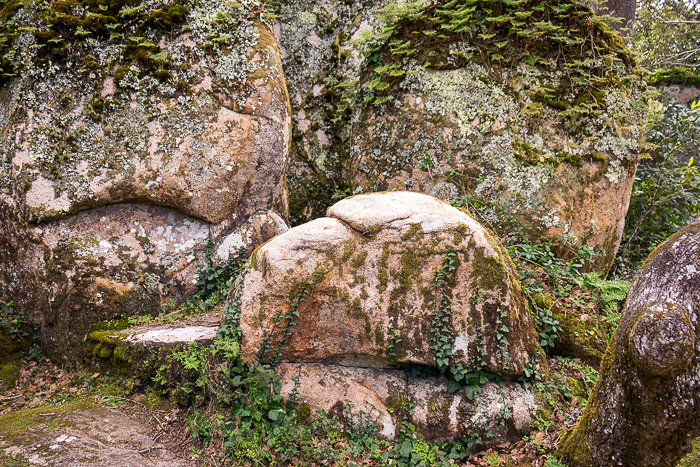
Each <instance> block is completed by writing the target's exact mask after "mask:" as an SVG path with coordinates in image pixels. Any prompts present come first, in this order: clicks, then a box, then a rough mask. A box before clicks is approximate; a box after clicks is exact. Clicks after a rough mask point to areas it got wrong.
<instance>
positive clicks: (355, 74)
mask: <svg viewBox="0 0 700 467" xmlns="http://www.w3.org/2000/svg"><path fill="white" fill-rule="evenodd" d="M387 3H390V2H389V1H388V0H360V1H353V2H347V1H344V0H321V1H317V0H293V1H284V2H280V4H279V7H278V10H277V15H278V23H277V25H276V32H277V37H278V40H279V44H280V48H281V49H282V52H283V55H282V63H283V67H284V70H285V78H286V79H287V85H288V86H289V95H290V101H291V105H292V120H293V134H292V149H291V153H290V161H289V162H290V164H289V173H288V177H287V182H288V184H289V206H290V209H289V211H290V212H289V215H290V221H291V223H292V224H299V223H303V222H308V221H309V220H312V219H315V218H318V217H322V216H324V215H325V212H326V209H327V208H328V206H330V205H331V204H332V203H333V202H334V201H336V200H337V199H340V198H344V197H346V196H347V195H349V194H350V186H351V182H350V181H349V180H348V172H347V170H348V166H347V163H346V162H347V160H348V157H349V153H350V152H349V150H350V148H349V146H348V145H347V144H346V143H347V142H348V136H349V135H348V133H347V130H348V127H347V122H348V120H349V119H350V117H351V115H352V109H351V107H350V106H349V105H348V104H347V102H345V101H346V97H347V96H348V95H349V93H351V92H352V83H353V82H358V81H359V78H360V73H361V71H362V64H363V63H364V56H363V54H362V41H361V39H362V37H363V36H364V35H366V34H368V33H370V32H371V31H373V30H376V29H377V28H378V27H379V25H380V23H381V22H380V20H379V18H378V15H377V13H378V11H379V10H381V8H382V7H383V6H384V5H386V4H387ZM344 96H345V97H344Z"/></svg>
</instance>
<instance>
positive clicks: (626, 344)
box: [558, 219, 700, 467]
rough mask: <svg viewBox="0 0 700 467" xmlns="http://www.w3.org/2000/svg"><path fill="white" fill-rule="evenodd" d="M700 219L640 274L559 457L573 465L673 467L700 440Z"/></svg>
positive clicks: (668, 242)
mask: <svg viewBox="0 0 700 467" xmlns="http://www.w3.org/2000/svg"><path fill="white" fill-rule="evenodd" d="M698 304H700V219H699V220H697V221H695V222H694V223H693V224H691V225H690V226H688V227H686V228H685V229H683V230H681V231H680V232H678V233H676V234H675V235H673V236H672V237H670V238H669V239H668V240H666V241H665V242H664V243H663V244H661V245H660V246H659V247H658V248H657V249H656V250H654V252H653V253H652V254H651V255H650V256H649V258H648V259H647V261H646V262H645V264H644V265H643V266H642V268H641V269H640V271H639V272H638V273H637V276H636V277H635V280H634V282H633V283H632V288H631V289H630V292H629V296H628V299H627V305H626V308H625V310H624V312H623V314H622V318H621V320H620V324H619V326H618V328H617V330H616V331H615V335H614V336H613V338H612V341H611V342H610V345H609V346H608V349H607V352H606V354H605V358H604V360H603V365H602V368H601V372H600V379H599V381H598V384H597V385H596V387H595V389H594V391H593V393H592V394H591V397H590V399H589V401H588V404H587V406H586V410H585V412H584V414H583V417H582V418H581V420H580V422H579V423H578V425H577V426H576V427H575V428H574V429H573V430H572V431H571V432H569V433H568V434H566V435H565V436H564V438H563V440H562V442H561V444H560V448H559V453H558V457H559V458H560V459H561V460H563V461H564V462H565V463H566V464H567V465H569V466H572V467H578V466H589V465H619V466H623V465H624V466H629V465H640V466H642V465H644V466H652V465H654V466H656V465H658V466H673V465H676V463H677V462H678V460H679V459H680V458H681V457H682V455H683V454H684V453H686V452H689V451H690V449H691V442H692V440H693V439H694V438H696V437H697V436H698V435H700V425H698V419H699V418H700V338H698V335H700V309H699V308H698Z"/></svg>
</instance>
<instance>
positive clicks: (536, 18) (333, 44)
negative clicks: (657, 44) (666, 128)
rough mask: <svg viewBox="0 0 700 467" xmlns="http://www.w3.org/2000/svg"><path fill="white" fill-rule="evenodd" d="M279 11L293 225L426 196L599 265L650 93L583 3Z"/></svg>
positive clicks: (608, 250)
mask: <svg viewBox="0 0 700 467" xmlns="http://www.w3.org/2000/svg"><path fill="white" fill-rule="evenodd" d="M280 11H281V13H280V18H281V20H282V21H281V29H280V30H281V36H280V37H281V39H280V41H281V44H282V46H283V47H285V48H288V49H289V50H290V51H292V52H293V53H290V55H289V57H288V58H287V62H288V65H289V67H290V70H291V73H290V75H291V76H290V78H289V81H290V89H292V105H293V107H294V110H293V114H294V116H295V120H294V124H295V125H294V138H293V141H294V142H293V151H292V161H295V162H293V163H292V166H293V167H294V170H292V171H291V172H290V178H289V180H290V187H291V192H290V200H291V205H292V211H293V214H294V216H295V220H308V219H310V218H315V217H318V216H320V215H321V214H322V205H323V204H325V205H330V204H331V203H332V202H333V197H334V196H343V194H344V193H348V192H349V191H352V192H353V193H355V194H357V193H362V192H373V191H383V190H392V191H393V190H397V191H399V190H411V191H419V192H422V193H426V194H431V195H434V196H439V197H441V198H442V199H445V200H448V201H450V202H461V203H463V204H464V205H466V204H467V203H471V204H472V205H474V206H478V207H480V208H481V209H480V212H479V213H478V215H479V216H481V217H480V220H483V221H485V222H488V224H489V225H490V226H492V227H493V228H494V229H495V230H496V233H497V234H499V235H504V234H506V233H509V232H512V231H513V230H514V229H515V230H517V231H519V232H520V231H522V233H523V234H525V236H527V237H528V238H529V239H531V240H532V241H535V242H537V241H539V240H541V239H551V240H553V241H554V242H555V243H556V245H557V246H558V250H559V253H561V254H562V255H563V256H566V255H567V252H570V251H571V250H572V249H573V250H575V248H576V247H577V246H580V245H588V246H591V247H593V248H596V249H600V250H601V251H602V252H603V254H602V255H598V256H596V257H595V258H594V260H593V263H592V264H590V265H588V267H589V268H592V269H597V270H600V271H603V272H607V270H608V269H609V267H610V265H611V264H612V260H613V258H614V255H615V251H616V249H617V246H618V244H619V241H620V237H621V234H622V226H623V221H624V216H625V213H626V210H627V205H628V202H629V196H630V190H631V186H632V182H633V178H634V177H633V175H634V171H635V166H636V160H637V156H638V154H639V152H640V150H641V149H640V148H641V145H640V143H641V141H642V139H643V137H644V131H643V128H642V125H643V122H644V118H645V115H646V99H647V98H646V97H645V94H644V83H643V82H642V80H641V78H640V77H639V75H637V74H636V73H635V71H634V61H633V60H632V58H631V55H630V54H629V53H628V51H627V50H626V48H625V46H624V44H623V42H622V39H621V38H620V37H619V36H618V35H617V34H615V33H614V32H612V31H611V30H610V28H609V27H608V26H607V25H605V24H604V23H603V21H601V20H600V19H599V18H597V17H596V16H595V14H594V13H593V12H592V11H591V10H590V9H589V8H588V7H586V6H585V5H583V4H579V3H575V2H573V3H568V2H548V1H547V2H539V1H537V2H529V1H528V2H516V3H512V4H511V3H502V2H490V1H486V0H484V1H478V2H474V3H473V4H469V5H466V4H461V3H455V2H432V3H430V2H407V3H400V2H391V1H384V2H377V1H368V2H360V3H352V4H351V5H345V3H344V2H341V1H337V2H332V1H326V2H321V3H318V2H312V3H309V2H303V1H294V2H285V5H284V6H283V7H282V8H281V10H280ZM308 63H313V66H308V67H305V65H306V64H308ZM302 68H303V69H302ZM358 76H359V79H358ZM572 247H573V248H572Z"/></svg>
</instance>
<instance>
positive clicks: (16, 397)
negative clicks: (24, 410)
mask: <svg viewBox="0 0 700 467" xmlns="http://www.w3.org/2000/svg"><path fill="white" fill-rule="evenodd" d="M20 397H22V394H17V395H16V396H10V397H6V398H4V399H3V400H2V402H5V401H11V400H14V399H19V398H20Z"/></svg>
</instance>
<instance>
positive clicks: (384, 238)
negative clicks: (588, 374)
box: [225, 192, 542, 443]
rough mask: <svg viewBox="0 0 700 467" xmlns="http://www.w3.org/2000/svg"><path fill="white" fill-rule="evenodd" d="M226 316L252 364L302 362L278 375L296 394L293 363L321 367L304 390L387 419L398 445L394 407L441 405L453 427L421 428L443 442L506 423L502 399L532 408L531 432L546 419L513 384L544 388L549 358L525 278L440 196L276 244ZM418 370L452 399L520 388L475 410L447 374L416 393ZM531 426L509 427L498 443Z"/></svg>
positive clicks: (391, 205) (360, 206)
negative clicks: (536, 420)
mask: <svg viewBox="0 0 700 467" xmlns="http://www.w3.org/2000/svg"><path fill="white" fill-rule="evenodd" d="M225 316H226V320H227V322H226V323H227V324H228V325H229V326H228V327H229V328H232V329H235V328H240V343H241V350H242V357H243V359H244V360H246V361H248V362H250V361H253V360H256V359H257V360H260V361H263V362H275V363H284V362H290V363H284V364H283V365H281V366H279V368H281V370H280V371H281V372H282V373H281V374H282V376H283V378H282V381H283V386H284V387H286V388H287V389H289V388H290V387H291V386H289V384H291V383H290V382H291V381H293V380H294V377H295V375H296V373H295V371H296V370H293V368H295V367H294V364H295V363H298V362H307V363H309V365H308V366H307V367H304V368H305V369H304V370H302V374H303V375H302V376H303V377H301V379H300V380H299V383H298V384H297V386H298V387H297V389H296V391H297V392H298V394H300V395H301V396H302V397H303V398H304V399H306V400H307V401H308V403H309V404H310V405H311V407H312V408H314V409H325V410H329V409H330V408H332V407H333V406H335V405H336V404H337V403H338V402H340V403H341V405H342V403H343V402H344V400H345V398H347V399H348V400H350V401H351V403H352V404H354V405H355V407H356V408H357V409H360V408H363V409H369V407H370V406H374V407H375V409H376V412H375V413H374V415H373V416H377V417H379V420H378V421H379V422H380V424H381V425H382V427H383V428H382V430H383V433H384V435H386V436H388V437H393V436H394V434H396V430H395V427H396V426H398V425H400V419H401V418H400V417H401V413H403V412H399V411H396V412H394V411H393V410H389V408H390V407H391V404H392V403H395V402H396V401H394V402H391V401H389V398H390V397H394V398H397V397H398V398H399V399H400V398H401V396H400V394H403V393H404V392H406V393H411V394H414V393H415V394H416V398H415V402H416V403H417V404H418V405H417V407H419V406H420V407H421V409H420V410H424V411H429V410H433V411H434V410H438V409H436V408H435V407H432V406H433V405H435V404H436V403H437V402H436V401H437V400H439V401H441V402H440V404H438V405H439V407H441V409H439V410H442V409H443V408H444V410H443V411H442V412H444V413H442V412H440V413H441V414H442V415H440V417H442V416H443V415H444V417H443V418H440V417H438V418H440V420H437V419H435V420H433V419H432V418H430V417H432V416H433V415H436V414H428V415H426V417H428V418H429V419H430V420H433V421H432V422H430V421H429V420H427V419H426V420H422V419H420V420H419V419H418V418H417V419H416V423H417V424H418V426H419V427H420V429H421V430H422V431H421V432H422V433H423V434H424V436H428V437H431V438H432V439H436V440H443V439H456V438H458V437H459V436H461V434H464V433H466V432H467V431H469V430H470V429H471V427H473V425H474V424H475V423H476V422H469V420H472V419H474V420H475V418H474V417H476V415H475V414H476V413H477V412H478V413H482V412H483V413H490V416H491V417H496V415H495V414H496V412H498V410H497V407H496V406H494V407H495V408H494V407H491V409H493V411H490V410H491V409H489V408H487V406H488V407H490V406H489V404H492V403H495V402H494V401H495V399H493V397H495V395H494V394H496V393H499V392H500V393H501V394H502V395H503V397H504V401H507V402H504V405H503V407H501V409H503V410H504V411H505V412H508V411H509V410H510V409H511V408H514V405H512V404H515V403H516V401H519V402H517V404H516V405H517V406H518V407H519V408H520V409H522V410H523V411H524V413H525V415H523V417H522V419H523V420H530V417H534V415H533V412H532V411H533V410H535V406H536V404H535V403H534V394H533V393H532V392H531V391H527V390H525V388H524V387H523V385H522V383H519V382H518V383H516V382H514V381H518V380H521V379H523V380H524V379H527V378H528V377H529V376H532V374H533V372H534V371H535V368H537V367H538V366H539V365H540V364H541V361H540V360H541V358H540V356H541V355H542V354H541V349H540V348H539V347H538V346H537V344H536V342H537V337H536V332H535V329H534V320H533V318H532V316H531V313H530V311H529V310H528V307H527V305H526V302H525V300H524V298H523V293H522V290H521V288H520V284H519V281H518V278H517V274H516V272H515V268H514V266H513V264H512V262H511V260H510V259H509V257H508V255H507V253H506V251H505V250H504V248H503V247H502V246H501V244H500V243H499V241H498V240H497V239H496V238H495V237H494V236H493V234H492V233H491V232H489V231H488V230H487V229H485V228H483V227H482V226H481V225H479V224H478V223H477V222H476V221H475V220H474V219H473V218H472V217H471V216H469V215H468V214H466V213H464V212H462V211H460V210H458V209H456V208H454V207H452V206H450V205H449V204H447V203H445V202H443V201H440V200H438V199H435V198H433V197H430V196H427V195H422V194H418V193H410V192H388V193H373V194H367V195H358V196H354V197H351V198H347V199H345V200H343V201H340V202H338V203H336V204H335V205H333V206H332V207H331V208H329V209H328V217H324V218H320V219H316V220H314V221H311V222H309V223H306V224H303V225H301V226H298V227H295V228H293V229H291V230H289V231H287V232H285V233H283V234H282V235H279V236H277V237H275V238H274V239H272V240H270V241H269V242H267V243H265V244H264V245H263V246H261V247H260V248H258V249H257V250H256V251H255V253H254V254H253V256H252V258H251V259H250V261H249V263H248V268H247V270H246V271H245V272H244V273H243V274H242V275H241V277H240V278H239V279H238V281H237V282H236V284H235V285H234V288H233V291H232V292H231V296H230V298H229V304H228V306H227V311H226V313H225ZM285 365H286V366H285ZM338 365H340V366H338ZM406 366H414V367H419V368H426V367H432V368H433V371H434V372H435V374H438V375H439V374H440V373H443V374H447V376H448V377H451V378H452V379H453V381H452V383H451V384H452V386H450V388H451V390H452V391H455V390H456V389H457V388H459V387H460V385H459V384H456V385H455V384H453V383H455V381H460V380H461V379H463V381H464V382H465V383H468V384H472V385H473V387H472V389H475V388H478V387H480V385H481V383H483V382H485V381H486V380H487V379H488V378H490V377H493V378H495V379H497V380H510V381H511V382H509V383H505V382H504V383H503V384H504V385H502V387H501V388H499V386H498V385H494V386H493V388H491V389H492V390H490V391H484V394H483V396H481V398H480V399H473V400H472V398H473V396H474V395H475V394H476V393H477V392H478V390H474V391H473V392H472V393H469V395H470V396H471V398H469V397H467V396H466V395H465V393H464V391H462V392H461V393H460V394H461V396H456V395H449V394H448V391H447V388H448V386H447V381H448V378H447V377H446V376H444V375H443V376H435V377H433V378H432V379H431V380H430V381H427V382H426V381H423V382H422V383H419V384H418V383H417V384H418V385H417V386H416V388H413V387H412V386H411V387H410V388H408V387H404V386H405V384H404V385H401V384H399V382H400V381H401V378H402V376H401V374H402V370H397V368H398V367H406ZM350 367H351V368H350ZM368 368H371V369H373V370H371V371H370V370H365V369H368ZM324 375H325V376H324ZM465 375H468V376H467V377H465ZM487 375H491V376H487ZM474 377H476V380H477V382H476V383H474V382H473V381H472V382H468V381H467V380H468V379H469V378H474ZM482 377H483V379H482ZM397 384H399V386H400V388H399V387H398V386H396V385H397ZM395 386H396V387H395ZM392 387H393V388H394V389H395V390H392V389H391V388H392ZM401 388H403V389H401ZM501 390H502V391H501ZM387 391H389V392H387ZM397 391H398V392H397ZM416 391H417V392H416ZM389 393H391V394H389ZM492 396H493V397H492ZM492 399H493V400H492ZM499 400H500V399H499ZM526 400H527V401H529V402H524V401H526ZM496 405H498V404H496ZM429 406H430V407H432V408H429ZM506 406H507V407H508V408H505V407H506ZM479 407H481V409H479ZM499 407H500V406H499ZM336 409H338V408H337V407H336ZM480 410H481V412H479V411H480ZM341 411H342V410H341ZM365 411H367V410H365ZM450 414H452V415H450ZM436 416H437V415H436ZM484 416H485V417H486V418H488V416H486V415H484ZM450 417H452V419H454V420H452V421H450V420H451V418H450ZM504 417H505V418H506V419H509V420H510V419H511V418H512V414H511V413H510V412H508V414H507V415H505V416H504ZM489 420H491V421H493V420H492V419H489ZM433 422H434V423H433ZM431 423H433V424H432V425H431ZM489 423H490V422H486V423H485V424H483V426H482V428H483V429H484V430H486V429H487V427H488V426H490V425H489ZM528 423H529V422H528ZM528 423H526V422H525V421H523V422H522V423H520V422H518V423H516V425H517V427H518V429H515V428H514V425H512V424H508V425H507V426H506V425H499V429H498V430H496V431H497V432H498V436H495V437H494V438H493V439H492V441H493V442H494V443H495V442H496V441H497V440H498V439H502V438H503V437H507V436H511V435H513V434H514V433H518V432H519V431H518V430H520V428H522V427H523V426H525V425H527V426H529V424H528ZM477 424H478V423H477ZM448 425H449V427H450V428H448ZM392 427H393V428H392ZM508 433H510V435H508ZM520 436H521V435H520Z"/></svg>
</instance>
